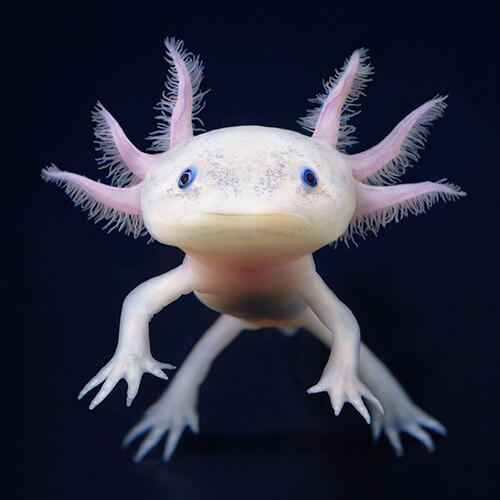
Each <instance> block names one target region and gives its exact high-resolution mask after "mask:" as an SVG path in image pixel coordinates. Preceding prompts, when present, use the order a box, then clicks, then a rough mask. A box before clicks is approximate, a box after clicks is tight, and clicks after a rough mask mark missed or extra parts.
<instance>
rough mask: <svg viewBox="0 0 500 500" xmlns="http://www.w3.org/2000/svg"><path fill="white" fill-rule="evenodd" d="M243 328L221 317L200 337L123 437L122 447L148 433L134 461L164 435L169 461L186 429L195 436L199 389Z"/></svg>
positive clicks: (140, 457) (139, 458)
mask: <svg viewBox="0 0 500 500" xmlns="http://www.w3.org/2000/svg"><path fill="white" fill-rule="evenodd" d="M245 328H250V327H249V325H247V324H246V323H245V322H244V321H243V320H240V319H237V318H234V317H232V316H226V315H222V316H220V317H219V318H218V319H217V320H216V321H215V323H214V324H213V325H212V326H211V327H210V328H209V329H208V330H207V331H206V332H205V333H204V334H203V336H202V337H201V338H200V340H199V341H198V342H197V343H196V345H195V346H194V348H193V350H192V351H191V352H190V353H189V355H188V357H187V358H186V360H185V361H184V363H183V364H182V366H181V368H180V369H179V371H178V372H177V374H176V375H175V377H174V379H173V381H172V382H171V383H170V386H169V387H168V389H167V390H166V391H165V393H164V394H163V395H162V396H161V397H160V399H159V400H158V401H157V402H156V403H155V404H154V405H153V406H151V407H150V408H149V409H148V410H147V411H146V413H145V414H144V417H143V419H142V420H141V421H140V422H139V423H138V424H137V425H136V426H135V427H134V428H132V430H130V432H129V433H128V434H127V435H126V436H125V439H124V441H123V444H124V446H127V445H128V444H130V443H131V442H132V441H134V439H136V438H137V437H138V436H139V435H141V434H143V433H144V432H146V431H147V430H148V429H149V433H148V435H147V436H146V438H145V439H144V441H143V442H142V444H141V446H140V447H139V450H138V451H137V453H136V454H135V457H134V461H136V462H139V461H141V460H142V459H143V458H144V456H145V455H146V454H147V453H148V452H149V451H150V450H151V449H152V448H153V447H154V446H155V445H156V444H157V443H158V441H159V440H160V439H161V438H162V437H163V435H164V434H165V433H166V432H168V433H169V434H168V437H167V442H166V445H165V451H164V453H163V459H164V460H165V461H168V460H169V459H170V457H171V456H172V454H173V453H174V451H175V448H176V447H177V443H178V442H179V439H180V438H181V435H182V433H183V431H184V428H185V427H186V426H189V427H190V428H191V430H192V431H193V432H195V433H198V413H197V411H196V403H197V400H198V388H199V386H200V385H201V383H202V382H203V380H204V379H205V377H206V375H207V373H208V370H209V369H210V365H211V364H212V362H213V360H214V359H215V358H216V357H217V355H218V354H219V353H220V352H221V351H222V350H223V349H224V348H225V347H226V346H227V345H228V344H230V343H231V341H232V340H233V339H235V338H236V337H237V335H238V334H239V333H240V332H241V331H242V330H243V329H245Z"/></svg>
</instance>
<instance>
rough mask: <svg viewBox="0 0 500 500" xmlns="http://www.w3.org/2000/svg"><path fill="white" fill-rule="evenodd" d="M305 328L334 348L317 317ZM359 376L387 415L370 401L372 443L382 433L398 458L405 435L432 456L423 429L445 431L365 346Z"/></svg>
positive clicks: (330, 338) (401, 453) (432, 448)
mask: <svg viewBox="0 0 500 500" xmlns="http://www.w3.org/2000/svg"><path fill="white" fill-rule="evenodd" d="M304 326H305V328H307V329H308V330H309V331H310V332H311V333H312V334H313V335H314V336H316V337H317V338H318V339H319V340H320V341H321V342H323V343H324V344H325V345H326V346H327V347H331V345H332V334H331V332H330V330H328V328H326V327H325V326H324V325H323V323H321V321H319V319H318V318H317V317H316V316H315V315H314V314H312V313H311V314H308V315H307V317H306V320H305V324H304ZM359 375H360V378H361V380H362V381H363V383H364V384H365V385H366V386H367V387H368V388H369V389H370V390H371V391H372V392H373V394H374V395H375V397H377V398H378V399H379V400H380V402H381V404H382V406H383V408H384V413H381V412H380V410H379V408H378V406H377V405H375V404H373V403H372V402H371V401H369V400H368V401H367V404H368V408H369V410H370V414H371V417H372V422H371V425H372V434H373V440H374V441H377V440H378V438H379V437H380V434H381V432H382V430H383V431H384V433H385V435H386V436H387V439H388V440H389V442H390V443H391V445H392V447H393V448H394V450H395V452H396V455H397V456H402V455H403V445H402V444H401V437H400V433H401V432H405V433H407V434H410V435H411V436H413V437H414V438H416V439H418V440H419V441H421V442H422V443H423V444H424V446H425V447H426V448H427V450H428V451H429V452H432V451H434V443H433V441H432V438H431V436H430V435H429V434H428V433H427V432H426V431H425V430H424V427H425V428H427V429H430V430H433V431H435V432H437V433H438V434H441V435H445V434H446V429H445V427H444V426H443V425H442V424H441V423H440V422H439V421H437V420H436V419H435V418H433V417H431V416H430V415H428V414H427V413H425V412H424V411H423V410H422V409H420V408H419V407H418V406H417V405H416V404H415V403H413V401H412V400H411V399H410V397H409V396H408V394H407V393H406V391H405V390H404V389H403V388H402V387H401V385H400V384H399V383H398V381H397V380H396V379H395V378H394V376H393V375H392V373H391V372H390V371H389V369H388V368H387V367H386V366H385V365H384V363H382V362H381V361H380V360H379V359H378V358H377V357H376V356H375V355H374V354H373V353H372V352H371V351H370V350H369V349H368V348H367V347H366V345H364V344H363V343H361V346H360V356H359Z"/></svg>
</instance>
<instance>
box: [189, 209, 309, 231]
mask: <svg viewBox="0 0 500 500" xmlns="http://www.w3.org/2000/svg"><path fill="white" fill-rule="evenodd" d="M179 225H181V226H188V227H193V228H194V227H197V228H199V229H206V230H210V231H211V232H212V231H213V232H226V231H230V230H233V229H238V230H245V229H250V230H254V231H255V230H256V231H263V232H272V233H287V232H288V231H289V230H290V229H292V230H294V231H296V230H297V229H298V228H307V227H310V226H312V225H313V223H311V221H310V220H309V219H308V218H307V217H305V216H303V215H301V214H295V213H294V214H292V213H270V214H239V213H218V212H215V213H203V212H196V213H192V214H189V215H185V216H184V217H182V218H181V220H180V221H179Z"/></svg>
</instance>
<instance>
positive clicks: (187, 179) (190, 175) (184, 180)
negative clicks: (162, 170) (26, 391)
mask: <svg viewBox="0 0 500 500" xmlns="http://www.w3.org/2000/svg"><path fill="white" fill-rule="evenodd" d="M195 177H196V169H195V168H186V170H184V172H182V174H181V176H180V177H179V182H178V185H179V187H180V188H181V189H183V188H185V187H187V186H189V184H191V183H192V182H193V181H194V179H195Z"/></svg>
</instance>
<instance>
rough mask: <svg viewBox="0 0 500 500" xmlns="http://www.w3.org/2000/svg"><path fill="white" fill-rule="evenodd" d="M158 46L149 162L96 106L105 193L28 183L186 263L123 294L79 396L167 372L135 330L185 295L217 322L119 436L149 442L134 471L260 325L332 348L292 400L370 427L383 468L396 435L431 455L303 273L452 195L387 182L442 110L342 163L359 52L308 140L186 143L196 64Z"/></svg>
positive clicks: (349, 322)
mask: <svg viewBox="0 0 500 500" xmlns="http://www.w3.org/2000/svg"><path fill="white" fill-rule="evenodd" d="M165 45H166V51H167V58H168V60H169V62H170V64H171V71H170V74H169V76H168V79H167V83H166V91H165V93H164V95H163V97H162V98H161V100H160V102H159V108H160V116H159V127H158V130H157V131H155V132H154V133H153V134H152V135H151V137H150V138H151V139H152V148H151V149H152V151H153V152H152V153H144V152H142V151H139V150H138V149H137V148H136V147H135V146H133V145H132V144H131V143H130V141H129V140H128V139H127V137H126V135H125V133H124V132H123V130H122V129H121V127H120V126H119V125H118V123H117V122H116V121H115V119H114V118H113V117H112V116H111V114H110V113H109V112H108V111H107V110H106V109H105V108H104V107H103V106H102V105H101V104H100V103H99V104H98V105H97V107H96V109H95V111H94V114H93V117H94V120H95V122H96V132H95V133H96V138H97V141H98V149H99V150H100V151H102V157H101V158H100V163H101V166H102V167H109V177H110V182H111V185H107V184H104V183H100V182H95V181H92V180H90V179H88V178H86V177H83V176H81V175H77V174H74V173H70V172H64V171H61V170H59V169H58V168H57V167H55V166H50V167H48V168H46V169H44V170H43V171H42V177H43V179H45V180H47V181H51V182H55V183H56V184H58V185H60V186H61V187H63V188H64V189H65V190H66V193H67V194H68V195H69V196H70V197H71V199H72V200H73V201H74V202H75V204H76V205H78V206H81V207H82V208H83V209H84V210H87V211H88V213H89V216H90V217H93V218H95V219H96V220H98V221H99V220H105V221H106V224H105V227H106V228H111V229H113V228H117V229H118V230H123V231H125V233H127V234H132V235H133V236H134V237H138V236H140V235H149V237H150V238H152V239H154V240H156V241H159V242H161V243H164V244H166V245H174V246H177V247H179V248H181V249H182V250H183V251H184V252H185V254H186V256H185V258H184V261H183V262H182V264H181V265H180V266H178V267H176V268H175V269H172V270H171V271H169V272H167V273H165V274H163V275H160V276H158V277H156V278H152V279H150V280H148V281H146V282H145V283H143V284H141V285H139V286H138V287H137V288H135V289H134V290H132V292H130V293H129V294H128V295H127V297H126V298H125V300H124V302H123V308H122V313H121V320H120V328H119V337H118V346H117V348H116V352H115V353H114V355H113V357H112V358H111V360H110V361H109V362H108V364H106V365H105V366H104V368H102V369H101V370H100V371H99V372H98V373H97V375H96V376H95V377H93V378H92V379H91V380H90V381H89V382H88V383H87V384H86V385H85V387H84V388H83V389H82V391H81V393H80V395H79V398H82V397H83V396H85V395H86V394H87V392H89V391H90V390H92V389H93V388H95V387H97V386H98V385H99V384H101V383H102V387H101V388H100V390H99V392H98V393H97V395H96V396H95V397H94V399H93V400H92V402H91V403H90V408H91V409H93V408H94V407H95V406H97V405H98V404H99V403H101V401H103V399H104V398H105V397H106V396H107V395H108V394H109V393H110V392H111V390H112V389H113V388H114V387H115V385H116V384H117V382H118V381H119V380H120V379H122V378H124V379H125V380H126V381H127V383H128V392H127V405H130V404H131V403H132V401H133V399H134V398H135V396H136V394H137V392H138V389H139V385H140V381H141V377H142V375H143V373H145V372H149V373H152V374H153V375H156V376H157V377H160V378H163V379H166V378H167V376H166V375H165V373H164V372H163V369H165V368H166V369H170V368H173V367H172V366H171V365H169V364H167V363H161V362H159V361H157V360H156V359H155V358H153V356H152V355H151V352H150V347H149V332H148V324H149V321H150V320H151V318H152V317H153V315H154V314H156V313H157V312H159V311H160V310H161V309H162V308H164V307H165V306H167V305H168V304H170V303H172V302H173V301H175V300H177V299H178V298H179V297H180V296H181V295H185V294H188V293H191V292H193V293H194V294H195V295H196V297H197V298H198V299H199V300H200V301H201V302H203V303H204V304H206V305H207V306H208V307H210V308H212V309H213V310H215V311H218V312H219V313H220V317H219V318H218V319H217V320H216V321H215V323H214V324H213V325H212V326H211V327H210V328H209V329H208V330H207V331H206V332H205V333H204V334H203V336H202V337H201V338H200V340H199V341H198V342H197V344H196V345H195V347H194V348H193V350H192V352H191V353H190V354H189V356H188V357H187V359H186V361H185V362H184V364H183V365H182V367H181V368H180V369H179V372H178V373H177V375H176V376H175V378H174V379H173V381H172V382H171V383H170V385H169V387H168V389H167V390H166V392H165V394H164V395H163V396H162V397H161V398H160V399H159V400H158V402H157V403H155V404H154V405H153V407H152V408H150V410H149V411H148V412H147V413H146V414H145V416H144V418H143V420H142V421H140V422H139V423H138V424H137V425H136V426H135V427H134V428H133V429H132V430H131V431H130V433H129V434H128V435H127V437H126V439H125V442H126V443H129V442H131V441H132V440H134V439H135V438H137V437H138V436H139V435H140V434H142V433H144V432H146V431H149V432H148V434H147V436H146V438H145V440H144V441H143V442H142V444H141V446H140V447H139V450H138V452H137V454H136V457H135V458H136V460H140V459H142V458H143V457H144V455H145V454H146V453H147V452H148V451H149V450H151V448H152V447H153V446H155V444H157V443H158V441H159V440H160V439H161V437H162V436H163V435H164V434H165V433H167V432H168V437H167V442H166V446H165V452H164V458H165V459H166V460H168V459H169V458H170V456H171V455H172V453H173V452H174V450H175V447H176V446H177V443H178V441H179V439H180V437H181V434H182V432H183V430H184V428H185V427H186V426H189V427H190V428H191V429H192V430H193V431H195V432H197V431H198V415H197V410H196V403H197V398H198V388H199V386H200V384H201V383H202V381H203V380H204V378H205V376H206V375H207V373H208V370H209V368H210V365H211V363H212V361H213V360H214V359H215V357H216V356H217V355H218V354H219V353H220V352H221V351H222V350H223V349H224V348H225V347H226V346H227V345H228V344H229V343H230V342H231V341H232V340H233V339H235V338H236V337H237V336H238V334H239V333H240V332H241V331H242V330H244V329H258V328H262V327H268V326H273V327H277V328H278V329H280V330H281V331H283V332H286V333H292V332H293V331H295V330H296V329H298V328H300V327H305V328H307V329H308V330H309V331H310V332H311V333H312V334H313V335H315V336H316V337H318V338H319V339H320V340H321V341H322V342H324V343H325V344H326V345H327V346H329V347H332V345H333V348H331V351H330V357H329V359H328V362H327V364H326V366H325V368H324V371H323V374H322V375H321V378H320V380H319V381H318V383H317V384H315V385H314V386H313V387H311V388H310V389H309V390H308V392H309V393H317V392H322V391H326V392H327V393H328V394H329V397H330V400H331V403H332V406H333V409H334V412H335V414H336V415H338V413H339V412H340V410H341V409H342V406H343V405H344V403H345V402H349V403H351V404H352V405H354V407H355V408H356V409H357V410H358V411H359V413H360V414H361V415H362V416H363V417H364V419H365V420H366V421H367V422H368V423H370V422H371V425H372V430H373V435H374V437H375V438H378V436H379V435H380V433H381V431H382V430H384V432H385V434H386V436H387V437H388V439H389V441H390V442H391V444H392V446H393V447H394V449H395V450H396V453H397V454H398V455H401V454H402V453H403V449H402V445H401V440H400V433H401V432H406V433H409V434H411V435H413V436H414V437H415V438H417V439H418V440H420V441H421V442H423V444H424V445H425V446H426V447H427V449H429V450H432V449H433V446H434V445H433V442H432V439H431V437H430V435H429V434H428V432H426V431H425V430H424V428H427V429H431V430H433V431H436V432H438V433H441V434H444V433H445V429H444V427H443V426H442V424H440V423H439V422H438V421H437V420H436V419H435V418H433V417H431V416H430V415H428V414H427V413H425V412H424V411H423V410H421V409H420V408H419V407H418V406H416V405H415V404H414V403H413V402H412V401H411V399H410V398H409V396H408V395H407V394H406V392H405V391H404V390H403V388H402V387H401V386H400V385H399V383H398V382H397V381H396V380H395V378H394V377H393V375H392V374H391V373H390V371H389V370H388V369H387V367H386V366H385V365H384V364H383V363H382V362H381V361H380V360H379V359H378V358H377V357H375V355H374V354H373V353H372V352H371V351H369V350H368V348H367V347H366V346H365V345H364V344H363V343H361V342H360V331H359V326H358V323H357V321H356V319H355V318H354V316H353V314H352V313H351V311H350V310H349V308H348V307H347V306H346V305H345V304H343V303H342V302H341V301H340V300H339V299H338V298H337V297H336V296H335V294H334V293H333V292H332V291H331V290H330V288H329V287H328V286H327V285H326V284H325V282H324V281H323V280H322V279H321V277H320V276H319V274H318V273H317V272H316V269H315V265H314V260H313V257H312V254H313V252H315V251H316V250H318V249H319V248H321V247H323V246H325V245H327V244H329V243H331V242H337V241H346V242H347V241H348V240H350V239H352V238H354V236H355V235H356V234H360V235H364V234H365V233H366V232H367V231H372V232H374V233H376V232H377V231H378V230H379V229H380V227H381V226H385V225H386V224H387V223H388V222H390V221H392V220H396V221H398V220H399V219H401V218H402V217H404V216H406V215H407V214H408V213H414V214H419V213H421V212H423V211H425V209H426V208H428V207H430V206H431V205H432V204H433V203H434V202H435V201H437V200H438V199H455V198H459V197H461V196H464V195H465V193H464V192H463V191H461V190H460V189H459V188H458V187H457V186H455V185H453V184H450V183H447V182H445V181H437V182H418V183H414V184H396V183H395V181H396V180H397V179H398V178H399V176H400V175H402V174H403V173H404V172H405V170H406V168H407V167H409V166H410V164H411V162H412V161H414V160H416V159H418V150H419V149H420V148H421V147H423V145H424V142H425V138H426V135H427V129H426V126H427V125H429V124H430V123H431V122H432V121H433V120H434V119H435V118H437V117H438V116H440V115H441V113H442V112H443V110H444V108H445V98H444V97H437V98H434V99H432V100H430V101H428V102H426V103H425V104H423V105H421V106H420V107H418V108H417V109H415V110H414V111H412V112H411V113H410V114H409V115H407V116H406V117H405V118H404V119H403V120H402V121H401V122H399V124H398V125H397V126H396V127H395V128H394V129H393V130H392V132H391V133H390V134H389V135H388V136H387V137H386V138H385V139H383V140H382V141H381V142H380V143H379V144H377V145H376V146H374V147H372V148H370V149H368V150H366V151H363V152H361V153H357V154H348V153H347V152H346V146H348V145H349V144H351V143H352V142H353V138H352V132H353V130H354V127H352V125H349V123H348V121H349V118H350V116H352V114H353V112H354V106H355V105H356V100H357V99H358V97H359V95H360V94H361V93H362V92H363V89H364V87H365V85H366V83H367V81H368V80H369V79H370V76H371V74H372V72H373V68H372V67H371V66H370V65H369V63H368V56H367V51H366V50H365V49H360V50H356V51H355V52H354V53H353V54H352V56H351V57H350V58H349V59H348V60H347V61H346V63H345V65H344V67H343V68H342V70H341V72H339V73H338V75H337V76H336V77H334V78H331V79H330V80H328V81H327V82H326V83H325V85H324V87H325V89H324V90H325V91H324V93H323V94H320V95H319V96H317V98H316V99H315V100H314V101H315V102H316V105H317V106H316V107H315V108H314V109H312V110H310V111H309V113H308V114H307V116H306V117H305V118H303V119H302V120H301V123H302V125H303V126H304V128H305V129H306V130H308V131H310V132H312V134H311V136H308V135H303V134H300V133H297V132H293V131H289V130H283V129H278V128H270V127H259V126H240V127H228V128H223V129H219V130H213V131H210V132H205V133H199V134H197V135H194V133H193V121H194V120H196V114H197V113H198V112H199V111H200V109H201V107H202V98H203V96H204V92H202V91H201V90H200V83H201V80H202V73H203V66H202V63H201V61H200V59H199V58H198V57H195V56H193V55H192V54H191V53H189V52H187V51H186V50H185V49H184V47H183V43H182V42H180V41H176V40H174V39H167V40H166V42H165ZM363 398H364V400H365V401H363ZM365 402H366V406H365Z"/></svg>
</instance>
